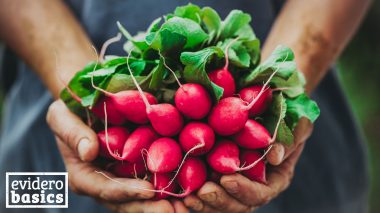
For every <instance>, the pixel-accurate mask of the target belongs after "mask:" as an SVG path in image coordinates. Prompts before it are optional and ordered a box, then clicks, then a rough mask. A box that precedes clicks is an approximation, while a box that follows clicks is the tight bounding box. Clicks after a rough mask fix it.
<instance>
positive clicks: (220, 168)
mask: <svg viewBox="0 0 380 213" xmlns="http://www.w3.org/2000/svg"><path fill="white" fill-rule="evenodd" d="M271 148H272V146H269V148H268V149H267V150H266V151H265V153H264V154H263V155H262V156H261V158H259V159H258V160H256V161H254V162H253V163H251V164H249V165H243V166H242V167H240V159H239V147H238V146H237V145H236V144H235V143H233V142H232V141H230V140H222V141H220V142H219V143H218V144H216V145H215V146H214V148H213V149H212V150H211V151H210V153H209V154H208V155H207V162H208V164H209V165H210V167H211V168H212V169H214V170H215V171H217V172H219V173H221V174H233V173H235V172H239V171H244V170H249V169H251V168H253V167H255V166H256V165H257V164H258V163H259V161H260V160H263V159H264V157H265V156H266V155H267V154H268V152H269V151H270V149H271Z"/></svg>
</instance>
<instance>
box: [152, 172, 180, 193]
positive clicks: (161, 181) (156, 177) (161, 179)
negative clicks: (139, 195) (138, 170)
mask: <svg viewBox="0 0 380 213" xmlns="http://www.w3.org/2000/svg"><path fill="white" fill-rule="evenodd" d="M172 178H173V175H172V174H170V173H162V174H159V173H154V174H153V175H152V177H151V180H150V182H151V183H152V184H153V186H154V189H155V190H157V192H156V194H155V196H154V198H153V199H155V200H160V199H164V198H167V197H169V194H167V193H164V191H165V192H170V193H174V192H175V191H176V189H177V188H178V185H177V183H174V184H171V185H170V186H169V187H166V186H167V185H168V184H169V182H170V180H171V179H172ZM160 191H162V192H160Z"/></svg>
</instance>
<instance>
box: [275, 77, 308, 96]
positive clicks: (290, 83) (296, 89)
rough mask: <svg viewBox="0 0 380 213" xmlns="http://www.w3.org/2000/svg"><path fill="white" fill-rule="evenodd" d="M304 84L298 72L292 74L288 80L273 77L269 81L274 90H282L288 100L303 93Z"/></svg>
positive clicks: (303, 78) (303, 79)
mask: <svg viewBox="0 0 380 213" xmlns="http://www.w3.org/2000/svg"><path fill="white" fill-rule="evenodd" d="M305 83H306V82H305V77H304V76H303V74H302V73H301V72H299V71H296V72H294V73H293V74H292V75H291V76H290V78H289V79H288V80H285V79H283V78H279V77H274V78H273V79H272V81H271V84H272V85H274V87H275V88H283V89H284V90H283V91H282V92H283V93H284V94H286V95H287V96H288V97H290V98H294V97H296V96H298V95H301V94H302V93H304V91H305V89H304V86H305Z"/></svg>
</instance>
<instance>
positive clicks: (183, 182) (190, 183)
mask: <svg viewBox="0 0 380 213" xmlns="http://www.w3.org/2000/svg"><path fill="white" fill-rule="evenodd" d="M95 172H96V173H98V174H101V175H103V176H104V177H106V178H108V179H110V180H112V181H114V182H116V183H118V184H120V185H122V186H125V187H127V188H128V187H129V188H133V189H140V190H143V191H150V192H156V193H159V194H167V195H170V196H173V197H179V198H182V197H186V196H187V195H189V194H190V193H191V192H193V191H196V190H198V189H199V188H200V187H202V185H203V184H204V183H205V182H206V177H207V171H206V166H205V164H204V163H203V161H202V160H200V159H198V158H193V157H190V158H188V159H187V160H186V161H185V162H184V164H183V167H182V168H181V169H180V171H179V173H178V180H177V181H178V184H179V185H180V186H181V188H182V189H183V190H184V191H183V192H182V193H181V194H176V193H173V192H170V191H167V190H165V189H167V188H168V185H170V184H168V185H167V186H166V187H164V188H162V189H160V190H151V189H146V188H134V187H133V186H130V185H125V184H124V183H122V182H120V181H118V180H116V179H114V178H112V177H110V176H108V175H107V174H106V173H104V172H101V171H95Z"/></svg>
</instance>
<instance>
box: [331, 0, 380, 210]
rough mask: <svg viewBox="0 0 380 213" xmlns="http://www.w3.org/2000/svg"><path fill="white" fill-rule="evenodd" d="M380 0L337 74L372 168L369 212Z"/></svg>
mask: <svg viewBox="0 0 380 213" xmlns="http://www.w3.org/2000/svg"><path fill="white" fill-rule="evenodd" d="M379 20H380V1H379V0H378V1H374V2H373V5H372V7H371V9H370V11H369V13H368V15H367V17H366V18H365V20H364V22H363V24H362V26H361V27H360V29H359V31H358V33H357V34H356V35H355V36H354V38H353V40H352V41H351V43H350V44H349V45H348V47H347V48H346V50H345V51H344V52H343V54H342V55H341V57H340V59H339V60H338V64H337V65H338V69H339V77H340V81H341V83H342V86H343V88H344V89H345V91H346V94H347V96H348V99H349V101H350V103H351V105H352V108H353V110H354V113H355V115H356V117H357V119H358V121H359V123H360V126H361V128H362V132H363V133H364V135H365V137H366V141H367V143H368V150H369V160H370V169H371V194H370V212H373V213H375V212H380V202H378V199H379V197H380V142H379V141H378V140H379V138H380V131H379V130H380V95H379V93H378V92H379V91H380V70H379V67H380V42H379V38H380V24H379V22H378V21H379Z"/></svg>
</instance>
